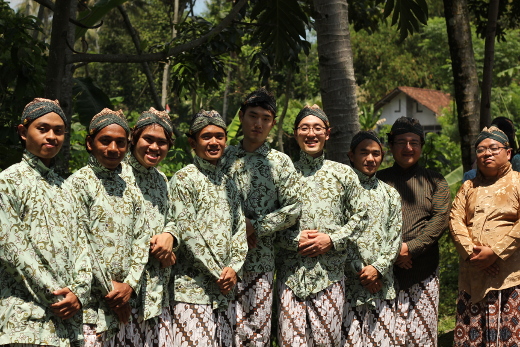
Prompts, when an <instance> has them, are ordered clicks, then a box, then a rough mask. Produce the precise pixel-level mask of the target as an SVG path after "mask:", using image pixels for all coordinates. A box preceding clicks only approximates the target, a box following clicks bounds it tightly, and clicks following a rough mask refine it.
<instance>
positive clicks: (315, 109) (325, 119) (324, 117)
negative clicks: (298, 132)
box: [294, 104, 330, 129]
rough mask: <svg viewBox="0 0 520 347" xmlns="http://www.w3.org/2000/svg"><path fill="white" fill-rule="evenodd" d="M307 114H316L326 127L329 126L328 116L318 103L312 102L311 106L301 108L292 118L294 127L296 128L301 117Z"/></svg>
mask: <svg viewBox="0 0 520 347" xmlns="http://www.w3.org/2000/svg"><path fill="white" fill-rule="evenodd" d="M307 116H316V117H318V118H319V119H321V120H322V121H323V123H324V124H325V126H326V127H327V128H328V127H330V124H329V118H328V117H327V115H326V114H325V112H323V110H322V109H321V108H320V107H319V106H318V105H316V104H314V105H312V106H309V105H306V106H305V107H304V108H302V110H301V111H300V112H299V113H298V115H297V116H296V119H295V120H294V129H296V128H297V127H298V125H299V124H300V122H301V121H302V119H303V118H305V117H307Z"/></svg>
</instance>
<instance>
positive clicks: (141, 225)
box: [124, 194, 151, 294]
mask: <svg viewBox="0 0 520 347" xmlns="http://www.w3.org/2000/svg"><path fill="white" fill-rule="evenodd" d="M135 196H138V195H137V194H135ZM136 204H137V206H138V211H139V212H136V213H137V214H138V217H137V220H136V221H135V224H134V237H133V240H132V262H131V265H130V269H129V272H128V275H127V276H126V278H125V280H124V283H126V284H128V285H129V286H130V287H132V289H133V290H134V292H135V293H136V294H139V292H140V283H141V276H142V275H143V272H144V268H145V266H146V264H147V263H148V256H149V253H150V252H149V248H150V246H149V244H150V232H151V231H150V224H149V222H148V216H147V214H146V211H145V208H146V207H145V204H144V202H143V201H140V200H139V201H136Z"/></svg>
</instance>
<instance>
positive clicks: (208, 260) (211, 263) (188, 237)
mask: <svg viewBox="0 0 520 347" xmlns="http://www.w3.org/2000/svg"><path fill="white" fill-rule="evenodd" d="M170 184H171V190H170V192H171V199H172V201H171V203H172V208H171V212H172V213H171V216H170V218H171V222H172V223H174V224H175V230H176V235H175V237H176V238H178V242H179V244H181V245H182V247H184V248H186V249H188V250H189V251H190V252H191V253H192V254H194V255H196V256H195V258H196V260H197V261H196V263H195V264H193V266H194V267H196V268H201V270H202V271H203V272H209V273H210V274H211V275H212V276H214V277H215V278H217V279H218V278H220V275H221V273H222V269H223V268H224V266H223V264H219V263H217V262H216V261H215V259H214V257H213V255H212V254H211V250H210V249H209V247H208V246H207V244H206V241H205V240H204V238H203V237H202V235H201V234H200V232H199V230H198V223H205V221H203V220H201V219H199V216H197V212H196V209H195V203H194V200H195V197H194V195H193V194H202V195H203V194H204V190H203V189H201V190H199V191H197V189H196V188H195V185H196V183H193V184H192V183H191V180H190V179H189V178H187V177H186V176H184V175H183V176H177V175H175V176H173V178H172V180H171V182H170ZM200 199H205V197H200ZM244 227H245V221H244ZM204 250H209V252H205V251H204Z"/></svg>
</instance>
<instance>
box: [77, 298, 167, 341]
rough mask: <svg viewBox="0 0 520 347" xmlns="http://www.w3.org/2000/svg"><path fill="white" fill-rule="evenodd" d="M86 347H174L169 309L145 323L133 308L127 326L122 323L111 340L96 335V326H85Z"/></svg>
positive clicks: (137, 310) (164, 309)
mask: <svg viewBox="0 0 520 347" xmlns="http://www.w3.org/2000/svg"><path fill="white" fill-rule="evenodd" d="M83 334H84V336H85V346H84V347H128V346H142V347H170V346H173V331H172V322H171V315H170V310H169V308H163V310H162V312H161V315H160V316H159V317H156V318H153V319H149V320H146V321H143V319H142V317H140V316H139V309H137V308H132V316H131V319H130V322H129V323H127V324H123V323H120V324H119V331H118V333H117V334H116V335H115V336H113V337H112V338H110V339H106V337H105V334H103V333H101V334H96V326H95V325H93V324H84V325H83Z"/></svg>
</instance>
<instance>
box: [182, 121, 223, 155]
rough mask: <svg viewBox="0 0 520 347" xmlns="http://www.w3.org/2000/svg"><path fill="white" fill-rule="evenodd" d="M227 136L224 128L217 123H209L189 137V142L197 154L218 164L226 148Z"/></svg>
mask: <svg viewBox="0 0 520 347" xmlns="http://www.w3.org/2000/svg"><path fill="white" fill-rule="evenodd" d="M226 141H227V136H226V132H225V131H224V129H222V128H221V127H218V126H216V125H208V126H206V127H205V128H203V129H202V130H201V131H199V132H198V133H196V134H195V135H194V138H191V137H189V138H188V142H189V143H190V146H191V148H192V149H193V150H194V151H195V154H196V155H197V156H198V157H200V158H202V159H204V160H206V161H208V162H210V163H211V164H213V165H216V164H217V162H218V160H219V159H220V157H222V154H224V148H226Z"/></svg>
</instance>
